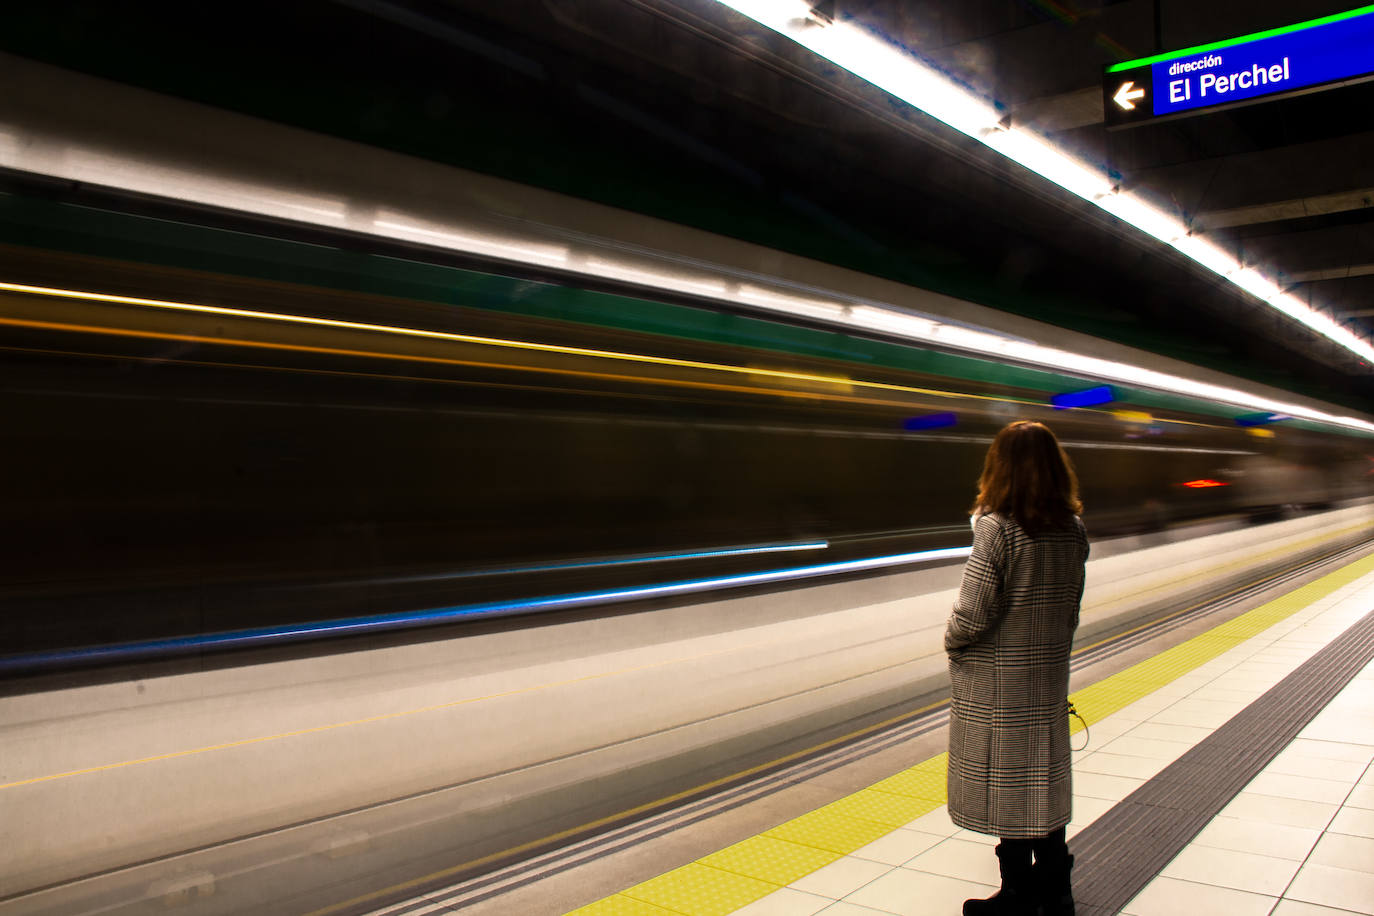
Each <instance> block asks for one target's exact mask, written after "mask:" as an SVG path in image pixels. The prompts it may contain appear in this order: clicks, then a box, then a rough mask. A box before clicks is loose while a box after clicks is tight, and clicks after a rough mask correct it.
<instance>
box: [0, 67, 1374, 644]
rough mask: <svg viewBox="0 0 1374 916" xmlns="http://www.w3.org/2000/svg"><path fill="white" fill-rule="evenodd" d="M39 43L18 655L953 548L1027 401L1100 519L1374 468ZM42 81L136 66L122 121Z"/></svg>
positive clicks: (1149, 515)
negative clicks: (65, 58)
mask: <svg viewBox="0 0 1374 916" xmlns="http://www.w3.org/2000/svg"><path fill="white" fill-rule="evenodd" d="M6 65H7V66H9V67H11V68H13V67H18V66H20V63H19V62H16V61H13V60H11V61H7V64H6ZM23 66H24V67H29V65H27V64H24V65H23ZM30 69H31V70H32V72H27V71H26V73H25V74H24V78H25V79H26V80H28V83H27V85H28V86H29V89H30V90H31V91H30V92H29V93H28V94H27V95H22V96H16V97H13V98H10V99H8V100H6V101H5V103H4V106H6V107H0V129H3V130H4V131H5V134H4V135H5V136H7V137H23V138H28V139H30V140H32V139H35V138H39V139H42V141H43V143H41V144H40V143H28V142H26V143H17V144H10V145H8V146H5V145H0V153H3V154H4V156H5V157H6V158H4V159H3V160H2V161H0V167H3V168H4V169H5V170H6V171H5V173H4V174H5V178H4V181H5V190H6V193H5V194H3V195H0V339H2V344H0V345H3V346H4V347H5V349H6V364H7V366H6V368H7V372H6V389H7V390H6V401H5V406H6V416H7V422H6V423H5V424H4V425H3V427H2V429H3V433H2V435H3V436H4V443H3V451H4V454H5V474H4V475H3V481H4V483H3V487H4V492H3V494H0V504H2V505H3V507H4V509H3V512H4V520H5V528H6V531H7V532H8V533H9V534H10V535H11V538H10V541H11V543H12V544H13V545H15V546H14V548H13V549H11V550H9V551H6V553H5V557H4V563H5V567H6V568H5V575H4V577H3V582H4V585H3V600H4V603H5V606H6V609H7V612H6V614H4V615H3V617H0V647H3V649H0V655H6V656H14V655H22V654H24V653H33V652H38V651H42V650H50V649H61V648H71V647H80V646H89V645H101V644H105V643H110V642H127V641H130V640H140V639H154V638H167V637H180V636H189V635H195V634H203V633H216V632H227V631H235V630H241V629H244V628H251V627H263V626H272V625H284V624H294V623H300V622H308V621H318V620H325V619H335V618H346V617H351V616H356V615H367V614H387V613H393V612H404V611H412V610H416V609H424V608H442V607H464V606H469V605H473V606H477V605H483V604H491V603H499V602H508V603H511V602H514V603H518V602H521V601H529V600H536V599H539V598H541V597H546V596H550V595H568V594H597V593H603V594H606V595H608V596H612V597H613V593H614V592H615V591H616V590H623V589H631V588H642V587H644V586H646V585H653V584H657V583H667V582H674V583H680V582H691V581H694V580H699V579H702V578H706V577H724V576H732V575H745V574H748V573H752V572H757V571H760V570H767V569H777V568H780V567H804V566H807V565H825V564H833V563H839V562H842V561H847V560H854V559H860V558H874V557H891V556H901V555H908V554H919V553H921V552H923V551H930V550H939V549H942V548H952V547H963V546H967V544H968V541H969V528H968V523H967V518H968V516H967V510H968V506H969V503H970V501H971V499H972V496H973V493H974V485H975V482H976V479H977V476H978V473H979V470H980V467H981V462H982V457H983V453H984V452H985V450H986V447H987V444H988V443H989V442H990V441H991V437H992V436H993V435H994V433H995V432H996V431H997V429H999V428H1000V427H1001V426H1002V425H1004V424H1005V423H1007V422H1009V421H1011V420H1013V419H1018V418H1034V419H1040V420H1044V421H1046V422H1048V423H1049V424H1050V426H1051V427H1052V428H1053V429H1054V430H1055V431H1056V432H1057V433H1058V434H1059V436H1060V438H1061V439H1062V440H1063V442H1064V443H1065V446H1066V448H1067V450H1068V452H1069V454H1070V455H1071V457H1072V458H1073V460H1074V462H1075V463H1076V465H1077V468H1078V472H1079V476H1080V480H1081V483H1082V495H1083V500H1084V504H1085V506H1086V515H1085V520H1086V522H1087V524H1088V527H1089V530H1090V531H1091V533H1092V534H1093V536H1094V537H1096V538H1104V537H1110V536H1112V535H1118V534H1131V533H1140V532H1151V531H1163V530H1167V529H1169V528H1171V527H1173V526H1178V525H1181V524H1185V523H1189V522H1195V521H1199V520H1203V519H1219V518H1228V519H1233V520H1242V521H1250V520H1253V521H1262V520H1265V519H1273V518H1278V517H1282V516H1283V515H1285V514H1288V513H1292V512H1298V511H1303V510H1307V509H1315V508H1322V507H1331V506H1336V505H1340V504H1345V503H1349V502H1351V501H1355V500H1363V499H1367V498H1369V497H1370V496H1371V495H1374V476H1371V469H1374V441H1372V440H1371V438H1370V437H1369V434H1368V433H1366V432H1364V431H1362V430H1361V429H1360V428H1348V427H1341V426H1339V425H1332V424H1324V423H1321V422H1314V421H1312V420H1310V419H1302V418H1301V417H1299V418H1296V419H1282V418H1279V417H1275V416H1272V415H1270V416H1266V417H1264V418H1263V420H1265V421H1266V422H1262V423H1260V424H1259V425H1254V421H1252V420H1244V419H1243V418H1242V420H1243V422H1245V423H1250V424H1251V425H1242V423H1238V422H1237V419H1238V415H1240V414H1244V413H1246V411H1245V409H1244V408H1242V407H1237V406H1235V405H1226V404H1218V403H1210V402H1208V401H1207V399H1206V398H1205V397H1192V398H1189V397H1186V396H1182V395H1179V394H1178V393H1177V392H1174V393H1160V392H1157V391H1150V390H1148V389H1145V388H1141V387H1139V386H1132V385H1121V384H1117V383H1113V380H1112V379H1109V378H1102V377H1093V376H1091V375H1084V374H1082V373H1079V374H1077V375H1075V373H1074V371H1072V370H1064V371H1055V370H1054V369H1053V368H1047V367H1045V366H1043V365H1042V366H1028V365H1026V364H1024V363H1018V362H1015V361H1007V360H999V359H997V358H996V357H993V356H988V355H986V354H976V353H970V352H967V351H961V350H960V349H959V348H958V347H955V346H945V347H941V346H938V345H917V344H916V343H913V342H912V341H911V340H909V339H902V337H901V335H896V334H884V333H882V332H881V330H877V331H872V332H857V331H855V330H853V329H852V328H844V327H837V326H836V325H835V324H834V323H832V322H829V321H827V320H825V319H824V318H815V319H808V318H807V317H806V315H805V314H804V313H799V314H793V315H790V316H786V317H783V316H780V315H779V314H778V312H777V310H776V309H774V310H769V309H766V308H761V307H756V308H751V307H749V306H748V301H750V299H749V297H750V296H751V295H752V296H753V297H754V299H753V300H752V301H755V302H756V303H758V302H762V303H766V302H767V301H768V300H769V297H770V296H771V297H773V298H774V299H777V298H778V297H779V296H784V295H792V294H793V293H795V292H796V291H797V290H802V291H803V293H804V294H805V295H801V294H798V296H796V297H794V298H797V301H802V302H805V301H813V300H815V299H816V298H817V296H819V295H820V293H818V292H817V291H821V292H822V293H824V294H825V295H826V296H829V297H830V298H831V299H832V300H834V301H835V302H839V303H841V305H842V306H843V307H842V308H841V306H834V307H833V308H834V309H835V310H836V314H839V313H841V312H842V313H843V314H849V310H850V309H851V308H870V307H872V306H870V305H864V303H883V302H888V303H892V304H893V305H892V312H891V314H898V315H900V314H927V315H944V316H946V317H949V320H950V321H951V322H952V324H953V325H955V326H961V327H970V326H971V327H973V328H975V331H974V333H975V334H976V333H981V332H980V331H977V330H976V329H977V328H983V329H986V328H990V327H991V328H995V327H996V325H997V322H1003V323H1004V324H1006V325H1007V327H1006V329H1005V330H1006V331H1007V333H1009V334H1012V335H1013V336H1015V335H1025V334H1027V333H1029V332H1034V333H1035V334H1036V335H1038V337H1039V339H1040V341H1041V342H1042V343H1046V342H1048V343H1050V344H1052V345H1057V346H1059V347H1061V348H1063V349H1064V350H1072V349H1074V348H1076V347H1082V346H1084V345H1085V341H1087V338H1084V337H1083V336H1082V335H1077V334H1074V333H1073V332H1070V331H1065V330H1062V329H1055V328H1049V327H1045V326H1033V323H1030V322H1027V321H1025V320H1022V319H1013V318H1010V317H1007V316H1001V317H999V316H997V315H996V313H993V312H990V311H989V310H987V309H982V308H980V307H979V306H976V305H973V304H970V303H962V302H957V301H955V300H950V299H948V298H947V297H939V296H935V295H933V294H928V293H925V292H924V291H921V290H914V289H911V288H908V287H902V286H899V285H897V284H893V283H889V282H887V281H880V280H877V279H875V278H872V277H867V276H863V275H859V274H855V273H853V272H850V271H845V270H842V269H840V268H835V267H831V266H828V265H822V264H817V263H816V262H810V261H806V260H805V259H802V258H797V257H793V256H790V255H786V254H783V253H780V252H776V251H769V250H766V249H761V248H758V247H757V246H750V245H747V244H744V243H736V242H733V241H732V240H728V239H721V238H718V237H715V236H708V235H707V234H705V233H702V232H699V231H696V230H691V229H687V228H683V227H677V226H670V225H668V224H664V223H661V222H659V221H656V220H652V219H649V218H647V217H642V216H638V215H635V214H629V213H623V212H620V211H614V210H611V209H610V208H607V207H603V206H599V205H593V204H587V203H584V202H579V201H574V200H570V199H568V198H564V197H560V196H559V195H555V194H551V193H549V192H544V191H540V190H537V189H532V188H524V187H520V186H515V185H511V184H509V183H507V182H501V181H497V180H495V179H491V178H487V177H484V176H480V175H474V174H471V173H465V172H462V171H460V170H457V169H452V168H449V167H445V166H439V165H435V164H433V163H422V162H419V161H417V160H412V159H409V158H407V157H404V156H400V155H397V154H394V153H388V152H384V151H380V150H371V149H364V148H359V147H356V146H353V145H351V144H344V143H342V142H341V141H336V140H331V139H329V138H325V137H320V136H317V135H311V134H307V133H305V132H302V131H296V130H293V129H291V128H286V127H282V126H280V125H273V124H267V123H266V122H259V121H255V120H253V119H250V118H244V117H242V116H238V115H230V114H228V113H224V112H213V111H209V110H207V109H201V108H199V107H198V106H192V105H188V104H187V103H183V102H179V101H177V100H173V99H168V98H164V97H159V96H152V95H150V94H147V93H140V92H137V91H135V90H128V89H123V88H118V87H111V86H109V85H107V84H99V81H94V80H90V79H89V78H87V77H79V76H76V75H75V74H63V73H62V72H61V71H55V70H51V68H48V69H44V68H41V67H37V65H33V67H31V68H30ZM87 83H90V84H91V86H95V85H96V84H99V86H98V88H91V86H87ZM35 86H37V87H40V88H41V87H45V86H48V87H49V88H52V91H53V97H54V98H57V97H62V98H68V99H74V98H86V97H88V96H89V97H92V98H95V97H102V98H103V97H106V96H109V95H110V94H112V93H113V94H122V95H121V97H120V104H119V111H120V119H119V123H118V124H117V125H115V124H112V123H111V122H110V121H109V120H108V119H100V118H94V117H91V118H83V117H82V116H81V111H80V110H77V109H79V107H80V106H76V105H75V103H73V104H72V105H67V104H65V103H64V104H63V105H56V104H52V105H44V104H42V103H41V100H42V92H39V91H34V87H35ZM102 93H103V95H102ZM26 105H27V106H28V108H25V106H26ZM73 106H75V107H73ZM88 113H89V112H88ZM51 149H66V150H67V151H68V152H69V153H70V155H66V156H48V155H43V156H37V155H31V156H28V158H25V156H26V155H27V154H26V152H25V151H26V150H51ZM263 149H272V150H276V151H277V152H278V154H279V155H277V156H276V157H275V158H272V159H271V160H270V161H268V160H264V159H263V157H262V155H261V152H260V151H261V150H263ZM294 161H308V162H312V163H316V164H318V168H317V169H316V170H315V171H313V172H312V173H311V174H310V175H308V176H307V175H303V174H301V173H300V172H299V171H298V170H296V169H294V168H293V167H292V166H291V165H290V163H291V162H294ZM82 169H86V171H82ZM169 176H170V177H169ZM159 182H162V183H161V184H160V183H159ZM358 213H363V214H371V216H369V217H368V218H367V220H370V222H369V221H367V220H363V219H362V218H361V217H358V216H357V215H356V214H358ZM617 258H618V259H620V260H616V259H617ZM627 265H629V266H627ZM646 265H648V266H646ZM651 268H652V269H651ZM665 281H666V282H665ZM770 284H771V286H770ZM770 289H771V290H773V292H769V291H768V290H770ZM759 290H762V292H759ZM779 290H781V291H783V292H778V291H779ZM751 291H753V292H751ZM806 296H810V297H811V299H810V300H807V299H806V298H805V297H806ZM726 300H729V301H726ZM855 303H859V305H858V306H855V305H854V304H855ZM884 314H887V313H884ZM951 314H952V317H950V315H951ZM1090 343H1091V346H1092V347H1093V352H1095V353H1103V354H1107V355H1109V356H1111V357H1113V358H1117V359H1121V360H1123V361H1127V362H1128V361H1130V360H1131V359H1138V360H1145V361H1147V362H1151V363H1153V367H1154V368H1162V369H1163V370H1165V371H1171V372H1174V373H1176V374H1177V373H1194V372H1195V373H1196V375H1197V377H1199V378H1201V379H1203V380H1204V381H1207V382H1209V383H1215V382H1216V381H1218V379H1219V378H1220V377H1219V376H1217V375H1216V374H1215V373H1209V372H1206V371H1205V370H1194V369H1192V368H1190V367H1185V366H1182V365H1181V364H1178V363H1171V362H1170V361H1168V360H1163V359H1157V358H1154V357H1151V356H1150V355H1149V354H1143V353H1139V352H1138V351H1130V350H1128V349H1127V348H1124V347H1120V346H1117V345H1115V344H1111V343H1109V342H1102V341H1095V342H1090ZM1223 381H1226V380H1223ZM1229 382H1230V383H1231V384H1232V385H1234V386H1236V387H1238V388H1245V387H1246V386H1247V383H1242V382H1238V381H1237V380H1234V379H1231V380H1229ZM1254 387H1257V388H1258V387H1259V386H1254ZM1093 388H1102V389H1105V392H1106V393H1105V394H1104V395H1103V398H1101V399H1099V400H1100V403H1097V404H1093V405H1090V406H1081V407H1074V408H1069V409H1058V408H1056V407H1055V406H1054V405H1053V403H1052V399H1053V397H1054V396H1055V395H1056V394H1060V393H1063V392H1065V391H1073V390H1077V389H1093ZM1263 394H1264V396H1265V397H1267V398H1269V399H1272V398H1273V397H1274V396H1275V394H1276V393H1275V392H1272V391H1265V392H1263ZM1277 394H1278V395H1279V396H1282V393H1277ZM1294 402H1295V403H1301V404H1304V405H1311V404H1312V403H1313V402H1309V401H1305V400H1303V399H1300V398H1295V399H1294ZM1357 426H1358V425H1357Z"/></svg>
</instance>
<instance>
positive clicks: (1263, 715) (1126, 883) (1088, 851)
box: [1069, 612, 1374, 916]
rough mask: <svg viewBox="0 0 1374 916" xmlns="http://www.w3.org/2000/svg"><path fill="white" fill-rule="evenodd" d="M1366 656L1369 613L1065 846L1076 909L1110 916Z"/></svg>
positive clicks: (1371, 630)
mask: <svg viewBox="0 0 1374 916" xmlns="http://www.w3.org/2000/svg"><path fill="white" fill-rule="evenodd" d="M1371 659H1374V612H1371V613H1369V614H1366V615H1365V616H1364V617H1363V618H1361V619H1360V620H1359V621H1357V622H1356V623H1355V624H1353V625H1352V626H1351V627H1349V628H1348V629H1347V630H1346V631H1345V632H1344V633H1342V634H1341V635H1340V636H1338V637H1336V638H1335V639H1334V640H1333V641H1332V642H1331V643H1330V645H1328V646H1326V647H1325V648H1323V649H1321V650H1319V651H1318V652H1317V653H1316V654H1315V655H1313V656H1312V658H1311V659H1309V660H1308V661H1307V662H1305V663H1303V664H1302V665H1301V666H1299V667H1298V668H1297V669H1296V670H1294V671H1293V672H1292V673H1291V674H1289V675H1288V676H1287V677H1285V678H1284V679H1283V680H1282V681H1280V682H1279V683H1278V684H1276V685H1275V686H1274V687H1273V688H1272V689H1270V690H1269V691H1267V692H1266V693H1265V694H1264V695H1263V696H1261V697H1260V698H1259V699H1257V700H1255V702H1254V703H1252V704H1250V705H1249V706H1247V707H1246V708H1245V709H1243V710H1241V711H1240V712H1238V713H1236V715H1235V716H1234V717H1233V718H1231V719H1230V721H1228V722H1226V723H1225V724H1223V725H1221V726H1220V727H1219V728H1217V730H1216V731H1215V732H1213V733H1212V735H1211V736H1210V737H1208V738H1206V739H1205V740H1203V741H1202V742H1200V743H1199V744H1197V745H1196V746H1195V747H1193V748H1192V749H1191V750H1189V751H1188V752H1187V753H1185V754H1183V755H1182V756H1181V757H1179V758H1178V759H1177V760H1175V761H1174V762H1173V763H1171V764H1169V765H1168V766H1166V767H1165V768H1164V769H1163V770H1161V771H1160V772H1159V774H1158V775H1156V776H1155V777H1154V778H1153V779H1151V780H1149V781H1148V782H1146V783H1145V784H1144V785H1142V786H1140V787H1139V788H1138V789H1136V790H1135V791H1134V792H1132V793H1131V794H1130V795H1128V796H1127V797H1126V798H1124V799H1122V801H1121V802H1119V803H1118V804H1117V805H1116V806H1115V807H1113V808H1112V809H1111V810H1109V811H1108V812H1106V813H1105V814H1103V815H1102V816H1101V817H1099V818H1097V819H1096V820H1095V821H1093V823H1091V824H1089V825H1088V826H1087V827H1085V828H1084V829H1083V830H1082V831H1080V832H1079V833H1078V834H1077V835H1076V836H1075V837H1074V838H1073V839H1072V840H1071V841H1070V843H1069V848H1070V850H1071V851H1072V852H1073V854H1074V855H1075V857H1076V859H1077V865H1076V869H1075V874H1074V897H1075V900H1076V901H1077V911H1078V913H1079V914H1080V916H1112V914H1115V913H1118V912H1120V911H1121V910H1122V908H1123V907H1125V905H1126V904H1127V903H1129V902H1130V900H1131V899H1132V898H1134V897H1135V896H1136V894H1138V893H1140V891H1141V889H1143V888H1144V887H1145V885H1146V884H1148V883H1149V882H1150V881H1151V880H1152V879H1153V878H1154V877H1155V876H1156V875H1157V874H1159V872H1160V871H1161V870H1163V868H1164V867H1165V866H1166V865H1168V864H1169V862H1170V861H1172V860H1173V858H1174V857H1175V856H1176V855H1178V853H1179V852H1180V851H1181V850H1182V849H1183V848H1184V847H1185V846H1187V845H1188V843H1189V842H1190V841H1191V840H1192V839H1193V837H1195V836H1196V835H1197V834H1198V833H1199V832H1201V831H1202V829H1203V828H1204V827H1206V826H1207V824H1208V823H1210V822H1211V820H1212V819H1213V818H1214V817H1216V815H1217V812H1219V811H1220V810H1221V809H1222V808H1223V807H1225V806H1226V804H1227V803H1228V802H1230V801H1231V799H1232V798H1234V797H1235V796H1236V795H1237V794H1239V793H1240V791H1241V790H1242V789H1244V788H1245V787H1246V786H1247V785H1248V784H1249V783H1250V781H1251V780H1253V779H1254V778H1255V776H1256V775H1258V774H1259V772H1260V771H1261V770H1263V769H1264V767H1265V766H1266V765H1268V764H1269V762H1270V761H1271V760H1273V759H1274V758H1275V757H1277V756H1278V755H1279V753H1280V752H1282V751H1283V750H1284V748H1286V747H1287V746H1288V745H1289V744H1290V743H1291V742H1292V741H1293V739H1294V738H1296V737H1297V735H1298V733H1299V732H1300V731H1302V729H1303V728H1304V727H1305V726H1306V725H1307V724H1308V723H1309V722H1311V721H1312V720H1313V719H1314V718H1316V716H1317V715H1318V713H1320V712H1321V711H1322V710H1323V709H1324V708H1325V707H1326V705H1327V704H1328V703H1329V702H1331V700H1332V699H1333V698H1334V697H1335V696H1336V694H1338V693H1339V692H1340V691H1341V690H1342V689H1343V688H1344V687H1345V686H1346V685H1347V684H1348V683H1349V682H1350V681H1351V680H1352V679H1353V678H1354V677H1355V676H1356V675H1357V674H1359V673H1360V671H1361V670H1362V669H1363V668H1364V667H1365V665H1367V664H1369V662H1370V661H1371Z"/></svg>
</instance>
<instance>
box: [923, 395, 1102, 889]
mask: <svg viewBox="0 0 1374 916" xmlns="http://www.w3.org/2000/svg"><path fill="white" fill-rule="evenodd" d="M1082 511H1083V507H1082V504H1081V503H1080V502H1079V501H1078V480H1077V478H1076V477H1075V476H1074V472H1073V466H1072V465H1071V464H1070V463H1069V459H1068V456H1067V455H1065V454H1064V450H1063V449H1062V448H1060V446H1059V442H1058V440H1056V439H1055V437H1054V434H1053V433H1052V432H1050V430H1049V429H1048V427H1046V426H1044V425H1043V424H1041V423H1035V422H1030V421H1019V422H1016V423H1012V424H1010V425H1009V426H1007V427H1006V428H1004V429H1003V430H1002V431H1001V432H999V433H998V434H997V438H995V439H994V440H993V442H992V447H991V448H989V449H988V454H987V460H986V461H985V462H984V464H983V475H982V477H981V478H979V481H978V499H977V501H976V502H975V503H974V505H973V553H972V555H971V556H970V557H969V561H968V565H967V566H966V567H964V578H963V582H962V584H961V585H960V586H959V597H958V599H957V600H956V601H955V604H954V613H953V614H951V615H950V618H949V626H948V627H947V629H946V631H945V650H946V651H947V652H948V653H949V671H950V681H951V688H952V690H951V697H950V716H949V816H950V819H951V820H953V821H954V823H956V824H958V825H959V826H960V827H964V828H967V829H969V830H974V831H977V832H979V833H988V834H992V835H994V836H997V837H999V838H1000V842H999V843H998V844H997V850H996V852H997V859H998V865H999V867H1000V870H1001V873H1002V889H1001V890H1000V891H999V892H998V893H997V894H995V895H994V896H992V897H990V898H989V899H987V900H969V901H966V902H965V903H964V914H965V916H992V914H1029V916H1033V914H1036V913H1044V914H1055V916H1059V914H1072V913H1073V896H1072V894H1071V892H1070V888H1069V869H1070V868H1071V867H1072V865H1073V859H1072V858H1071V857H1070V856H1069V850H1068V846H1067V845H1066V844H1065V842H1064V826H1065V825H1066V824H1068V822H1069V816H1070V813H1071V805H1072V791H1071V787H1070V778H1069V763H1070V752H1069V717H1068V711H1067V707H1068V690H1069V649H1070V648H1071V647H1072V645H1073V633H1074V629H1075V628H1077V626H1078V608H1079V603H1080V601H1081V600H1082V597H1083V568H1084V564H1085V563H1086V562H1087V558H1088V536H1087V533H1086V532H1085V531H1084V528H1083V523H1082V521H1080V520H1079V518H1078V515H1079V513H1080V512H1082ZM1032 856H1034V864H1032Z"/></svg>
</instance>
